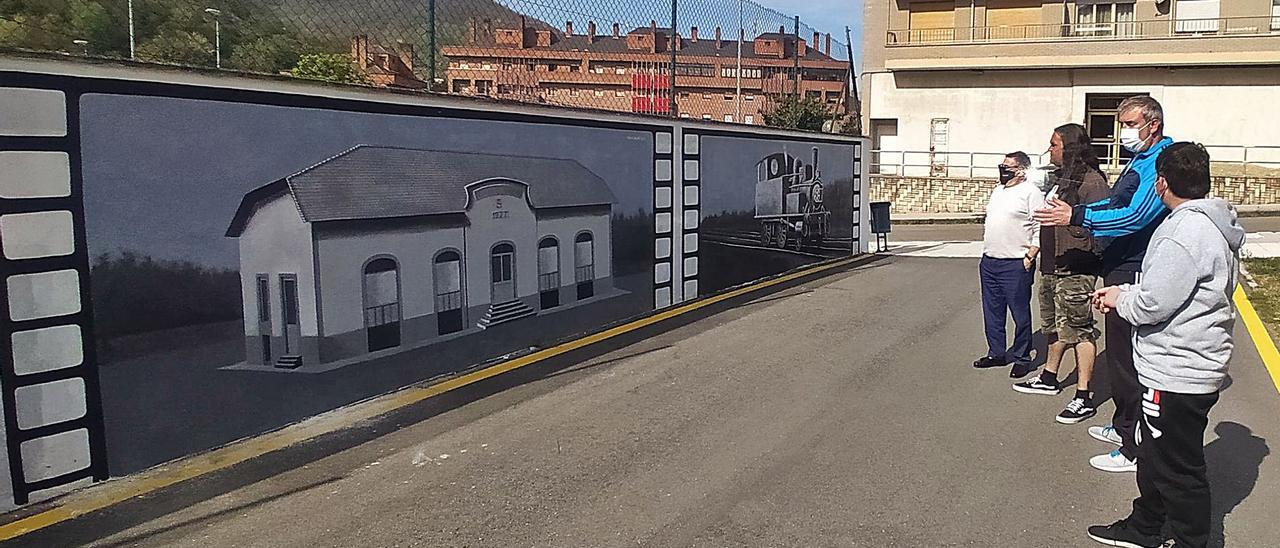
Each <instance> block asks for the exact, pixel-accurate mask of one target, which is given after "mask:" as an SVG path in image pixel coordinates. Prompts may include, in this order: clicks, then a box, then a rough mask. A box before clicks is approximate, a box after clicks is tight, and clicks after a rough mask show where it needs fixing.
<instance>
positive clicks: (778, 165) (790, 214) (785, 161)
mask: <svg viewBox="0 0 1280 548" xmlns="http://www.w3.org/2000/svg"><path fill="white" fill-rule="evenodd" d="M756 174H757V179H756V220H757V221H760V244H761V245H764V246H774V247H778V248H784V249H785V248H791V249H795V250H797V251H799V250H800V249H801V248H802V247H803V246H805V245H818V244H820V243H821V242H822V239H823V238H824V237H825V236H826V235H827V228H828V226H829V224H830V219H831V212H830V211H828V210H827V207H826V205H824V204H823V203H822V173H821V172H820V171H819V170H818V147H813V162H812V163H810V164H807V165H806V164H805V163H804V161H803V160H801V159H799V158H796V157H795V156H792V155H790V154H787V153H785V152H779V153H776V154H771V155H769V156H766V157H765V158H764V159H763V160H760V162H759V163H758V164H756Z"/></svg>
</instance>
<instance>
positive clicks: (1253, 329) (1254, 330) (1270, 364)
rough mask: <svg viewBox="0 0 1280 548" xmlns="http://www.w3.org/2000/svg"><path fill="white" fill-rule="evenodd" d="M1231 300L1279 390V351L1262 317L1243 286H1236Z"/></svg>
mask: <svg viewBox="0 0 1280 548" xmlns="http://www.w3.org/2000/svg"><path fill="white" fill-rule="evenodd" d="M1232 300H1233V301H1235V303H1236V311H1237V312H1238V313H1239V314H1240V319H1242V320H1244V325H1245V327H1247V328H1249V337H1250V338H1252V339H1253V346H1255V347H1257V349H1258V355H1259V356H1262V363H1263V365H1265V366H1267V371H1268V372H1270V373H1271V382H1272V383H1273V384H1275V385H1276V390H1277V391H1280V351H1277V350H1276V343H1275V341H1273V340H1272V339H1271V334H1270V333H1268V332H1267V326H1266V325H1264V324H1263V323H1262V318H1259V317H1258V311H1257V310H1254V309H1253V303H1251V302H1249V296H1248V295H1245V293H1244V287H1242V286H1238V285H1237V286H1236V292H1235V295H1233V296H1232Z"/></svg>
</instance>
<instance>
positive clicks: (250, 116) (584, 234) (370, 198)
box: [80, 94, 653, 475]
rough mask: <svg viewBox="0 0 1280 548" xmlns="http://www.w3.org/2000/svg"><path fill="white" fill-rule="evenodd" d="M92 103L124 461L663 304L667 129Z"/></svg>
mask: <svg viewBox="0 0 1280 548" xmlns="http://www.w3.org/2000/svg"><path fill="white" fill-rule="evenodd" d="M80 108H81V116H80V117H81V124H82V138H81V142H82V154H83V169H84V172H83V178H84V202H85V215H86V227H87V231H86V232H87V239H88V247H89V253H90V254H91V256H92V262H91V272H90V276H91V279H92V282H93V283H92V299H93V304H94V319H95V330H96V333H97V346H98V356H99V362H100V364H101V377H102V394H103V415H104V418H105V423H106V437H107V444H108V447H109V448H110V451H109V452H108V458H109V461H110V465H111V471H112V473H113V474H115V475H119V474H124V473H129V472H133V471H137V470H141V469H143V468H145V467H147V466H150V465H154V464H157V463H160V462H164V461H166V460H169V459H172V458H175V457H179V456H182V455H185V454H190V453H194V452H198V451H201V450H204V449H208V448H211V447H215V446H217V445H221V444H223V443H226V442H229V441H232V440H235V439H238V438H241V437H244V436H246V435H251V434H254V433H257V432H262V431H266V430H269V429H271V428H275V427H279V426H282V425H285V424H288V423H291V422H294V421H297V420H300V419H302V418H305V417H308V416H311V415H314V414H317V413H320V412H323V411H326V410H329V409H333V408H336V407H339V406H341V405H345V404H347V403H351V402H354V401H358V400H360V399H364V398H367V397H370V396H373V395H376V394H380V393H385V392H387V391H390V390H394V389H396V388H399V387H401V386H405V385H408V384H412V383H415V382H419V381H422V380H426V379H429V378H432V377H435V376H439V375H442V374H447V373H450V372H453V371H457V370H460V369H463V368H465V367H468V366H470V365H472V364H476V363H480V362H483V361H485V360H489V359H494V358H499V357H502V356H505V355H510V354H512V353H520V352H527V351H530V350H531V349H533V348H537V347H546V346H550V345H552V344H554V343H555V342H557V341H559V340H563V339H566V338H569V337H571V336H573V335H575V334H578V333H583V332H587V331H591V330H594V329H597V328H598V327H599V326H601V325H605V324H608V323H610V322H614V321H618V320H621V319H625V318H628V317H633V316H637V315H641V314H644V313H646V312H648V311H650V310H652V308H653V280H652V274H651V271H652V261H653V259H652V249H653V243H652V235H653V198H652V192H653V190H652V189H653V133H652V132H649V131H637V130H623V129H605V128H593V127H580V126H560V125H547V124H533V123H514V122H500V121H484V120H462V119H450V118H433V117H420V116H411V115H398V114H397V115H391V114H381V113H374V112H356V111H340V110H326V109H314V108H299V107H294V106H286V105H270V104H252V103H232V102H220V101H209V100H195V99H183V98H172V97H148V96H135V95H105V94H102V95H100V94H87V95H84V96H83V97H82V99H81V102H80ZM156 417H164V420H155V418H156Z"/></svg>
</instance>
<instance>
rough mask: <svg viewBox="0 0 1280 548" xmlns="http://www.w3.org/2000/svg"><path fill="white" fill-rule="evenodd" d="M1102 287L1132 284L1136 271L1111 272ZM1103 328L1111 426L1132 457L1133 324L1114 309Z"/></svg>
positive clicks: (1136, 398)
mask: <svg viewBox="0 0 1280 548" xmlns="http://www.w3.org/2000/svg"><path fill="white" fill-rule="evenodd" d="M1102 281H1103V285H1104V286H1112V285H1120V284H1131V283H1136V282H1137V281H1138V273H1136V272H1111V273H1109V274H1107V275H1106V276H1105V277H1103V280H1102ZM1103 324H1104V325H1103V329H1104V330H1105V331H1106V337H1107V347H1106V350H1105V353H1106V356H1107V373H1106V375H1107V380H1108V381H1109V383H1110V384H1111V401H1113V402H1114V403H1115V404H1116V410H1115V413H1114V414H1113V415H1112V416H1111V426H1113V427H1114V428H1115V429H1116V434H1119V435H1120V439H1121V440H1122V444H1121V446H1120V453H1121V454H1122V455H1124V456H1125V457H1126V458H1128V459H1130V460H1132V459H1135V458H1137V457H1138V436H1137V433H1138V432H1137V430H1138V417H1140V416H1141V415H1142V385H1141V384H1139V383H1138V370H1137V369H1134V368H1133V326H1132V325H1129V322H1126V321H1125V320H1124V318H1121V317H1120V315H1119V314H1117V313H1116V312H1115V311H1114V310H1112V311H1111V312H1109V313H1107V315H1106V316H1105V317H1104V318H1103Z"/></svg>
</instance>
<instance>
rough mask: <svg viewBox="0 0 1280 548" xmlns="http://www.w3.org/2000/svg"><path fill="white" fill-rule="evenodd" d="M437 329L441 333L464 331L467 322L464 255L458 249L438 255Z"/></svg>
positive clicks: (436, 265)
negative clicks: (463, 283) (463, 271)
mask: <svg viewBox="0 0 1280 548" xmlns="http://www.w3.org/2000/svg"><path fill="white" fill-rule="evenodd" d="M433 273H434V274H435V276H434V279H435V282H434V283H435V295H436V329H437V333H439V334H440V335H445V334H448V333H454V332H458V331H462V326H463V324H465V323H466V322H465V318H463V313H462V311H463V310H466V304H465V303H464V302H463V295H464V293H463V291H462V256H461V255H459V254H458V252H457V251H444V252H441V253H440V254H439V255H436V260H435V268H434V271H433Z"/></svg>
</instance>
